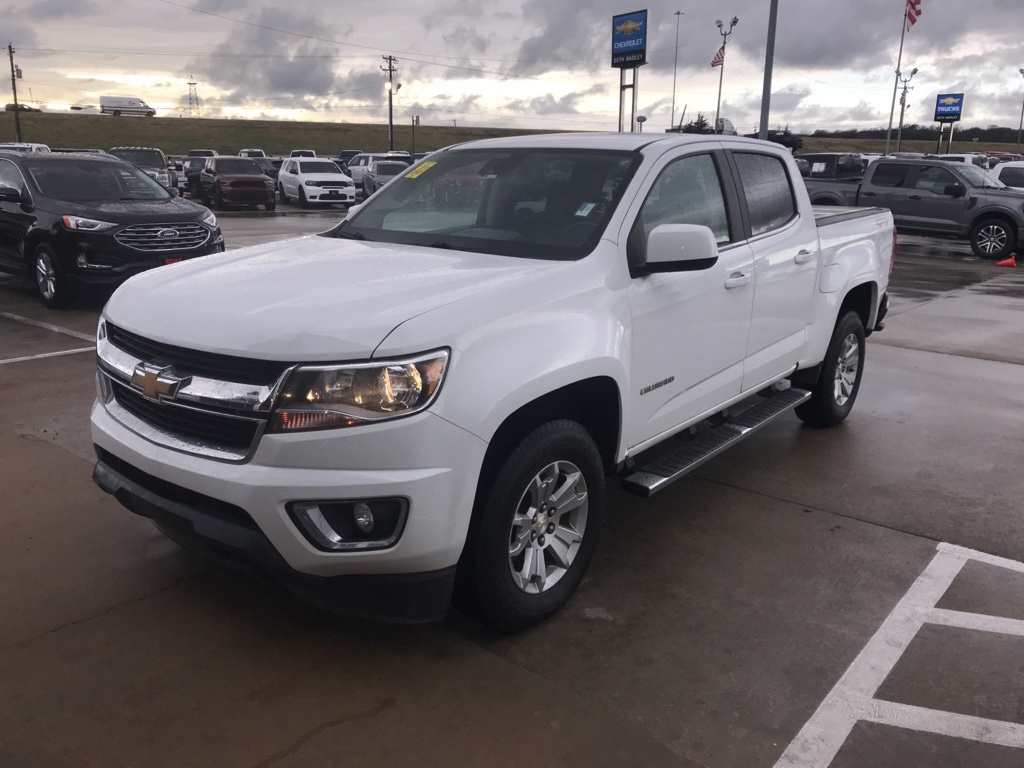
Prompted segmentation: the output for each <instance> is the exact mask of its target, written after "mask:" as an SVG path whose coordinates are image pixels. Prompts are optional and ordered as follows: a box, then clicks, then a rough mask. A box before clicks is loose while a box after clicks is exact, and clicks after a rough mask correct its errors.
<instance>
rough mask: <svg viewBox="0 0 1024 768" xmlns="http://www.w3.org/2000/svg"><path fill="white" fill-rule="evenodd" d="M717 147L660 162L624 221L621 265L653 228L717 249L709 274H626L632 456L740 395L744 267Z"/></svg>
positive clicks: (749, 301)
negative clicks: (699, 229)
mask: <svg viewBox="0 0 1024 768" xmlns="http://www.w3.org/2000/svg"><path fill="white" fill-rule="evenodd" d="M720 146H721V145H720V144H717V143H710V142H709V143H708V144H707V145H698V146H697V147H687V152H686V154H684V155H680V154H679V153H678V152H677V153H672V154H670V155H667V156H666V157H664V158H662V159H661V160H660V161H659V162H658V164H657V165H656V166H655V167H654V169H653V170H652V173H651V176H650V177H649V178H650V179H651V184H650V186H649V187H648V188H647V191H646V194H645V195H644V197H643V202H642V204H641V205H640V206H638V210H636V211H634V212H632V213H631V216H630V218H629V219H628V220H629V221H630V222H631V223H630V230H629V233H630V234H629V237H628V238H627V242H626V243H625V244H624V246H623V250H624V251H625V258H626V259H627V261H629V262H630V263H631V264H637V263H641V262H642V261H643V249H644V248H645V243H646V238H647V235H648V234H649V233H650V232H651V230H652V229H654V227H656V226H658V225H659V224H700V225H704V226H707V227H709V228H710V229H711V231H712V233H713V234H714V235H715V240H716V241H717V242H718V246H719V255H718V259H717V262H716V263H715V264H714V265H712V266H710V267H706V268H703V269H699V270H694V271H687V272H671V273H663V274H653V275H640V274H635V275H634V276H633V277H632V278H631V280H630V285H629V302H630V307H631V312H632V338H633V354H632V358H631V376H630V380H631V381H632V382H633V391H632V392H631V393H630V400H631V403H630V405H631V413H633V414H635V416H634V417H633V418H631V419H630V420H629V434H628V436H627V437H628V440H629V444H630V447H633V448H635V447H637V446H640V445H641V444H643V443H645V442H647V441H650V440H651V439H653V438H655V437H657V436H658V435H660V434H662V433H664V432H666V431H668V430H671V429H673V428H674V427H677V426H678V425H680V424H683V423H685V422H688V421H692V420H693V419H695V418H696V417H698V416H700V415H701V414H703V413H704V412H705V411H708V410H709V409H712V408H715V407H716V406H718V405H720V404H721V403H723V402H726V401H728V400H730V399H732V398H735V397H737V396H738V395H739V393H740V383H741V380H742V377H743V357H744V354H745V351H746V344H747V331H748V329H749V327H750V314H751V308H752V306H753V300H754V284H753V263H752V257H751V251H750V247H749V246H748V245H747V244H746V243H745V242H743V230H742V226H741V222H740V215H739V204H738V202H737V199H736V193H735V188H734V185H733V183H732V177H731V173H730V170H729V166H728V161H727V160H726V158H725V155H724V153H723V152H722V151H721V149H720ZM638 249H639V250H638ZM634 271H635V270H634Z"/></svg>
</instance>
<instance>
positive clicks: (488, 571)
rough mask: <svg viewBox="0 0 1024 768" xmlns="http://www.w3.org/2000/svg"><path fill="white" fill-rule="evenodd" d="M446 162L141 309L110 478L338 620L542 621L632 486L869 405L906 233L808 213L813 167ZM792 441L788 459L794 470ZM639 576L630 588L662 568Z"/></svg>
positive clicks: (126, 359)
mask: <svg viewBox="0 0 1024 768" xmlns="http://www.w3.org/2000/svg"><path fill="white" fill-rule="evenodd" d="M431 161H432V162H433V164H432V165H430V166H429V167H427V168H424V167H423V165H421V166H419V168H421V169H423V170H422V171H420V172H419V173H416V171H415V170H413V171H412V172H410V174H408V175H406V176H405V177H403V179H402V180H401V181H400V182H398V183H396V184H391V185H388V186H386V187H384V188H383V189H381V190H380V191H379V192H377V193H376V194H375V195H374V196H373V197H372V198H371V199H370V200H368V201H367V202H366V203H365V204H364V205H363V206H361V208H359V209H358V210H357V211H356V212H353V213H351V214H350V216H349V217H348V218H347V219H346V220H345V221H343V222H342V223H341V224H339V225H338V226H336V227H335V228H333V229H332V230H331V231H330V232H327V233H324V235H325V236H323V237H303V238H294V239H291V240H286V241H283V242H276V243H270V244H266V245H257V246H253V247H250V248H246V249H245V250H244V252H240V253H237V254H227V255H226V256H225V257H223V258H218V259H216V260H213V263H209V264H188V265H183V266H182V267H180V268H178V269H176V270H175V271H174V273H173V274H166V275H161V274H159V273H156V274H152V275H143V276H141V277H139V278H137V279H135V280H132V281H131V282H130V283H129V284H127V285H125V286H123V287H122V288H120V289H119V290H118V291H117V292H116V293H115V294H114V296H113V297H112V298H111V300H110V301H109V302H108V303H107V305H106V307H105V308H104V310H103V315H102V318H101V320H100V325H99V331H98V342H97V362H98V370H97V377H98V387H97V401H96V404H95V406H94V407H93V409H92V412H91V414H92V415H91V418H92V438H93V442H94V444H95V445H96V452H97V459H98V461H97V464H96V467H95V470H94V474H93V477H94V478H95V480H96V482H97V483H98V484H99V486H100V487H101V488H102V489H103V490H105V491H107V492H108V493H111V494H114V496H115V498H116V499H117V500H118V501H119V502H120V503H121V504H123V505H124V506H125V507H127V508H128V509H129V510H131V511H132V512H134V513H135V514H137V515H142V516H146V517H149V518H151V519H153V520H154V521H155V522H156V524H157V526H158V527H159V528H160V529H161V530H162V531H164V532H165V533H166V534H167V535H168V536H170V537H171V538H173V539H176V540H178V541H179V542H182V543H184V544H186V545H187V546H189V547H190V548H193V549H195V550H196V551H198V552H201V553H203V554H205V555H206V556H208V557H211V558H214V559H219V560H221V561H223V562H230V563H232V564H233V565H234V566H236V567H240V568H244V569H246V570H248V571H250V572H255V573H257V574H263V575H267V576H269V577H270V578H273V579H275V580H278V581H281V582H283V583H285V584H287V585H288V586H289V587H290V588H292V589H293V590H294V591H295V592H297V593H298V594H302V595H308V596H310V597H312V598H313V599H315V600H316V601H317V604H318V605H320V606H323V607H326V608H330V609H333V610H336V611H340V612H347V613H352V614H356V615H362V616H372V617H375V618H383V619H389V620H393V621H395V620H405V621H430V620H437V619H439V618H441V617H443V616H444V615H445V613H446V611H447V610H448V605H449V601H450V598H451V596H452V593H453V587H454V586H455V584H456V582H458V584H459V587H460V590H459V594H460V595H461V596H463V597H464V598H465V601H464V603H463V604H464V605H469V606H472V608H473V610H475V611H476V612H477V613H478V614H479V615H480V617H481V618H482V619H483V621H484V622H486V623H487V624H488V625H490V626H491V627H494V628H496V629H498V630H501V631H515V630H520V629H523V628H524V627H528V626H530V625H532V624H536V623H538V622H540V621H543V620H544V619H546V618H548V617H550V616H552V615H553V614H554V613H555V612H556V611H558V610H559V609H560V608H561V607H562V606H563V605H564V604H565V603H567V602H568V601H569V600H570V598H571V597H572V595H573V593H574V591H575V590H576V589H577V587H578V586H579V585H580V584H581V582H582V581H583V579H584V576H585V574H586V572H587V568H588V566H589V565H590V563H591V560H592V558H593V555H594V553H595V548H596V547H597V546H598V534H599V532H600V526H601V523H602V516H603V515H604V514H606V503H607V501H608V499H607V496H606V490H605V483H606V477H614V476H616V475H619V474H620V473H621V475H622V476H623V478H622V488H623V489H624V490H628V491H630V492H633V493H637V494H639V495H642V496H649V495H651V494H652V493H655V492H661V491H662V490H663V489H664V488H666V487H672V485H671V483H672V482H673V481H675V480H677V479H678V478H679V477H681V476H684V475H686V474H687V473H688V472H690V471H692V470H694V469H695V468H696V467H698V466H701V465H702V464H703V463H704V462H705V461H707V460H708V459H710V458H711V457H712V456H715V455H716V454H717V453H719V452H721V451H723V450H724V449H726V448H728V447H729V446H730V445H732V444H734V443H736V442H738V441H740V440H742V439H744V438H746V437H748V436H750V435H756V434H762V433H759V432H758V431H757V430H758V428H759V427H761V426H763V425H765V424H767V423H769V422H770V421H772V420H773V419H774V418H776V417H779V416H780V415H782V414H787V413H789V412H790V411H791V410H793V409H796V415H797V416H798V417H799V418H801V419H803V420H804V421H806V422H808V423H810V424H813V425H815V426H820V427H830V426H835V425H837V424H839V423H840V422H842V421H843V420H844V419H846V418H847V416H848V415H849V414H850V412H851V409H852V408H853V407H854V403H855V401H856V398H857V395H858V391H859V387H860V384H861V381H862V377H863V375H864V370H865V359H866V358H865V355H866V353H867V352H868V351H870V350H869V349H868V346H867V345H866V344H865V337H866V336H867V335H868V334H869V333H872V332H877V331H879V330H881V327H882V320H883V318H884V315H885V311H886V306H887V299H886V288H887V285H888V276H889V270H890V267H891V265H892V259H893V251H894V247H895V232H894V231H893V227H892V218H891V216H890V215H889V213H888V212H887V211H885V210H881V209H878V208H873V209H865V210H862V211H854V212H849V211H843V212H842V213H841V215H838V216H837V215H835V214H834V213H833V212H829V211H819V212H817V213H816V212H814V211H812V209H811V205H810V202H809V200H808V198H807V194H806V192H805V191H804V189H803V187H802V185H801V183H800V177H799V175H798V174H797V172H796V167H795V165H794V163H793V160H792V157H791V156H790V154H789V151H788V150H786V149H785V148H783V147H780V146H777V145H774V144H770V143H768V142H759V141H753V140H750V139H742V138H738V137H731V136H715V137H713V139H712V138H710V137H704V136H700V135H696V136H687V135H657V134H649V133H648V134H606V135H602V134H587V135H566V136H564V137H563V136H531V137H521V136H520V137H510V138H503V139H496V140H491V141H479V142H469V143H465V144H460V145H458V146H456V147H453V148H451V149H449V150H447V151H445V152H442V153H438V154H437V155H434V156H433V157H432V158H431ZM412 174H415V175H412ZM182 307H187V308H188V311H183V310H182ZM168 365H171V366H172V367H171V368H170V370H167V368H166V366H168ZM158 371H159V372H162V373H163V375H164V378H163V379H162V380H157V373H156V372H158ZM691 427H693V429H691ZM140 433H141V434H144V435H145V439H141V438H140ZM840 437H842V436H840ZM846 437H849V435H847V436H846ZM808 439H811V440H813V442H817V443H819V444H820V442H821V440H822V439H823V438H822V437H821V436H820V435H815V436H812V437H810V438H808ZM795 442H796V441H795V440H777V441H771V440H770V439H769V440H767V441H765V442H763V443H762V448H763V449H764V450H770V451H773V452H775V454H778V453H779V452H790V451H791V452H792V453H791V455H789V456H788V457H787V458H788V460H789V461H788V463H787V466H788V467H789V468H788V469H787V470H786V471H796V470H793V469H792V467H793V466H795V464H798V463H799V462H798V453H799V451H798V450H797V446H796V445H795ZM654 447H658V450H656V451H654V453H655V454H656V455H653V456H652V455H651V454H646V455H645V453H644V452H645V450H646V449H649V448H654ZM867 449H870V444H868V447H867ZM754 453H755V454H756V451H754ZM666 454H667V455H666ZM776 458H777V456H776ZM805 471H808V472H813V471H814V469H813V467H807V468H805ZM680 490H681V492H682V493H683V494H685V493H686V490H685V489H680ZM701 492H702V493H704V492H705V491H701ZM611 499H612V500H614V503H615V504H616V505H619V509H617V510H614V512H615V513H616V514H622V507H621V505H622V502H621V500H620V499H619V494H618V493H615V494H614V495H612V497H611ZM683 503H684V499H680V500H679V501H678V502H677V503H676V505H675V506H679V505H681V504H683ZM608 512H612V510H608ZM630 525H631V526H634V527H635V526H644V530H643V531H642V532H639V531H636V530H634V533H635V535H636V536H637V538H638V539H643V540H647V539H650V538H652V537H657V536H658V535H659V533H660V530H661V529H660V527H659V526H660V521H658V520H654V519H646V520H644V519H642V518H641V517H640V516H636V515H634V516H633V517H632V518H631V522H630ZM626 554H627V552H626V549H625V548H618V549H617V550H616V558H610V559H606V562H605V563H604V564H603V567H610V561H611V560H615V559H621V560H622V562H621V563H620V566H621V568H620V571H621V572H620V574H618V575H615V576H613V575H610V574H604V576H605V577H606V578H617V577H618V576H622V575H625V576H627V577H628V576H629V574H631V573H632V572H633V571H634V570H635V569H636V568H643V567H645V565H646V563H645V562H644V560H643V558H644V557H646V556H647V555H648V552H647V551H646V550H645V549H644V548H643V547H641V548H639V549H637V550H635V551H633V550H631V551H630V552H629V553H628V554H632V555H635V557H636V558H639V559H638V560H636V561H635V562H632V561H631V562H627V561H626V559H625V555H626ZM660 554H663V555H666V556H671V548H668V549H666V550H664V551H663V552H661V553H660ZM141 556H142V555H141V554H140V557H141Z"/></svg>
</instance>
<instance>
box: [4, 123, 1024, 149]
mask: <svg viewBox="0 0 1024 768" xmlns="http://www.w3.org/2000/svg"><path fill="white" fill-rule="evenodd" d="M526 133H544V131H527V130H518V129H513V128H507V129H503V128H472V127H465V128H464V127H461V126H460V127H454V126H452V127H449V126H439V125H422V126H420V127H418V128H417V129H416V151H417V152H426V151H429V150H432V149H439V148H440V147H446V146H448V145H449V144H456V143H458V142H460V141H471V140H473V139H489V138H494V137H497V136H517V135H521V134H526ZM21 135H22V140H23V141H33V142H39V143H42V144H48V145H49V146H51V147H94V148H98V149H109V148H110V147H118V146H132V147H159V148H160V149H162V150H163V151H164V152H166V153H167V154H168V155H181V154H184V153H186V152H188V150H190V149H215V150H217V151H218V152H220V153H222V154H233V153H235V152H237V151H238V150H239V149H241V148H242V147H260V148H261V149H263V150H264V151H265V152H267V154H270V155H287V154H288V153H289V152H291V150H293V149H299V148H301V149H314V150H316V152H317V154H320V155H328V156H329V155H335V154H337V152H338V150H340V149H362V150H364V151H367V152H380V151H383V150H385V149H387V146H388V128H387V125H376V124H360V123H306V122H286V121H283V120H213V119H209V120H208V119H199V118H187V117H154V118H142V117H111V116H108V115H76V114H56V113H46V112H32V113H24V114H22V115H21ZM0 141H14V113H12V112H0ZM893 147H895V142H894V143H893ZM1015 147H1016V145H1015V144H994V143H983V142H978V143H975V142H972V141H954V142H953V148H952V150H951V151H952V152H986V151H990V150H1002V151H1006V152H1014V151H1016V149H1015ZM395 149H405V150H409V151H412V150H413V146H412V127H411V126H409V125H407V124H404V123H403V124H396V125H395ZM883 149H885V141H884V140H881V139H831V138H829V139H824V138H814V137H807V138H805V139H804V148H803V150H802V151H804V152H881V151H882V150H883ZM901 149H902V150H903V151H905V152H934V151H935V142H934V141H904V142H903V145H902V147H901ZM943 149H945V144H943Z"/></svg>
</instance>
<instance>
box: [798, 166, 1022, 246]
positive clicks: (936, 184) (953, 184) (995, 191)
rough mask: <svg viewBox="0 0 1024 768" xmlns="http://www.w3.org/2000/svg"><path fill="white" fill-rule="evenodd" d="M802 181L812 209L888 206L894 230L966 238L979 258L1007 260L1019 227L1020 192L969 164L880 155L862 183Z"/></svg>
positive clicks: (1018, 234)
mask: <svg viewBox="0 0 1024 768" xmlns="http://www.w3.org/2000/svg"><path fill="white" fill-rule="evenodd" d="M804 183H805V185H806V187H807V192H808V194H809V195H810V198H811V203H812V204H813V205H842V206H857V205H871V206H877V207H881V208H888V209H889V210H890V211H892V215H893V219H894V221H895V224H896V227H897V228H898V229H899V231H900V232H904V233H907V234H919V235H930V236H933V237H950V238H957V239H960V240H967V241H969V242H970V244H971V250H973V251H974V255H975V256H977V257H978V258H981V259H994V260H998V259H1002V258H1005V257H1006V256H1008V255H1009V254H1010V253H1012V252H1013V251H1014V250H1015V249H1016V247H1017V244H1018V242H1019V240H1020V233H1021V231H1022V229H1024V191H1021V190H1015V189H1011V188H1009V187H1007V186H1006V185H1005V184H1003V183H1002V182H1001V181H999V179H997V178H996V177H995V176H993V175H992V174H991V173H989V172H988V171H986V170H985V169H983V168H979V167H978V166H975V165H965V164H964V163H951V162H949V161H946V160H940V159H938V158H935V159H930V158H925V159H920V160H918V159H909V158H908V159H899V158H887V157H884V158H881V159H880V160H876V161H875V162H873V163H872V164H871V165H869V166H868V169H867V171H866V172H865V174H864V178H863V180H859V179H815V178H806V179H804Z"/></svg>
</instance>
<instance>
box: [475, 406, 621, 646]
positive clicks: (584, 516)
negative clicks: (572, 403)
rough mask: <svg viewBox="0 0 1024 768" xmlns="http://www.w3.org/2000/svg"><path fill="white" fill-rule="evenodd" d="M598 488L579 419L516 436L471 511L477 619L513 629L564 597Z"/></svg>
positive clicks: (597, 459)
mask: <svg viewBox="0 0 1024 768" xmlns="http://www.w3.org/2000/svg"><path fill="white" fill-rule="evenodd" d="M604 491H605V486H604V473H603V470H602V463H601V456H600V454H599V453H598V450H597V446H596V445H595V444H594V441H593V439H592V438H591V437H590V434H589V433H588V432H587V431H586V430H585V429H584V428H583V427H582V426H581V425H580V424H578V423H576V422H574V421H567V420H558V421H552V422H548V423H547V424H544V425H543V426H541V427H538V428H537V429H536V430H534V431H533V432H531V433H530V434H529V435H527V437H526V438H525V439H524V440H523V441H522V442H521V443H519V445H518V446H517V447H516V448H515V450H513V451H512V453H511V454H510V455H509V457H508V458H507V459H506V460H505V463H504V464H503V465H502V466H501V469H500V470H498V474H497V476H496V477H495V478H494V482H493V483H492V484H491V487H490V489H489V491H488V492H487V494H486V496H485V497H484V498H483V501H482V506H481V507H480V508H479V509H478V510H477V514H478V515H479V516H480V517H479V520H478V525H477V526H476V529H475V533H474V540H473V541H472V542H471V546H472V551H471V563H472V568H471V571H470V574H471V575H469V578H468V579H467V581H468V582H469V583H468V589H470V590H472V591H473V594H472V598H473V604H474V605H475V609H476V611H477V613H479V614H480V617H481V619H482V620H483V621H484V623H486V624H487V625H489V626H490V627H492V628H494V629H496V630H498V631H501V632H516V631H518V630H521V629H526V628H527V627H530V626H532V625H534V624H537V623H539V622H541V621H543V620H544V619H546V618H548V617H549V616H551V615H552V614H554V613H555V612H556V611H558V610H559V609H560V608H561V607H562V606H563V605H565V603H567V602H568V601H569V598H571V597H572V595H573V593H574V592H575V591H576V588H577V587H578V586H579V585H580V582H581V581H582V580H583V576H584V574H585V573H586V571H587V566H588V565H590V561H591V559H592V558H593V556H594V549H595V548H596V546H597V538H598V533H599V531H600V524H601V516H602V513H603V511H604ZM460 575H462V576H463V577H465V576H466V575H467V574H460Z"/></svg>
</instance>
